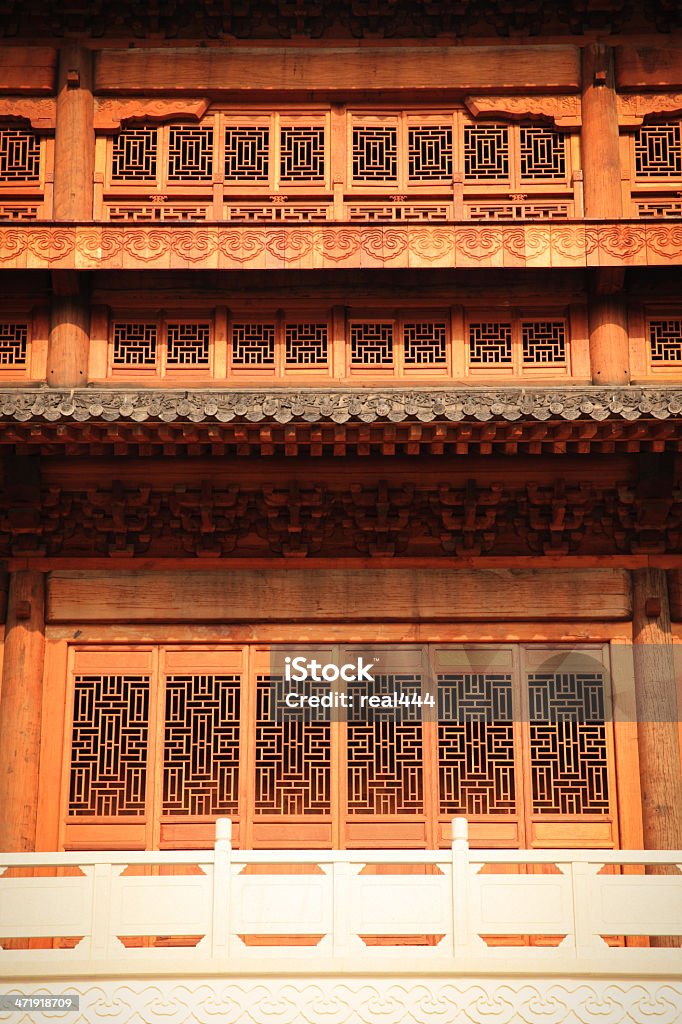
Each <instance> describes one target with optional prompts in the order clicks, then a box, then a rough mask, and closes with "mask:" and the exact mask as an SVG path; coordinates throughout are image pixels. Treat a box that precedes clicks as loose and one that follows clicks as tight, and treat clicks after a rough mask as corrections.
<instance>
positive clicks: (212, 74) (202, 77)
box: [95, 46, 580, 95]
mask: <svg viewBox="0 0 682 1024" xmlns="http://www.w3.org/2000/svg"><path fill="white" fill-rule="evenodd" d="M472 82H485V89H486V91H490V92H493V91H494V92H500V91H507V92H514V91H517V92H518V91H525V90H530V91H533V90H537V91H540V92H552V91H553V90H557V91H559V90H561V91H571V90H577V89H578V88H579V87H580V58H579V51H578V48H577V47H575V46H532V47H529V46H519V47H506V46H481V47H478V46H475V47H474V46H472V47H460V46H458V47H454V46H437V47H436V46H428V47H427V46H410V47H409V48H405V47H398V46H391V47H388V46H382V47H347V46H344V47H338V46H337V47H325V46H319V47H316V48H314V49H312V48H310V47H293V46H288V47H276V48H275V47H265V46H263V47H245V48H232V49H204V50H198V49H174V50H168V49H163V50H102V51H101V52H100V53H98V54H97V57H96V66H95V92H98V93H126V94H134V93H145V94H146V95H159V94H164V93H165V94H173V93H185V94H187V93H192V94H194V95H196V94H198V93H204V94H211V95H215V94H216V93H218V94H221V93H222V94H224V93H239V94H244V93H256V92H301V91H303V92H310V91H317V92H320V91H323V92H327V93H328V92H335V93H339V92H344V93H366V92H368V91H370V92H371V91H376V92H383V91H386V90H398V91H406V90H410V91H413V92H414V91H417V92H424V91H428V92H433V91H434V90H462V91H467V92H469V91H470V90H471V83H472ZM477 92H481V89H479V88H478V87H477Z"/></svg>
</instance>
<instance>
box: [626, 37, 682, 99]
mask: <svg viewBox="0 0 682 1024" xmlns="http://www.w3.org/2000/svg"><path fill="white" fill-rule="evenodd" d="M615 59H616V88H617V89H660V88H664V89H667V88H669V87H671V86H681V85H682V47H680V46H678V47H675V48H673V47H669V48H663V47H658V46H657V47H652V46H618V47H616V54H615Z"/></svg>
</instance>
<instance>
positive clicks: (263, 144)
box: [225, 124, 270, 185]
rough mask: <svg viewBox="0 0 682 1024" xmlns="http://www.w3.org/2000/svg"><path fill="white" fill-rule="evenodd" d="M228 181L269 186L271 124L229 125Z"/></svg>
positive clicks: (226, 139)
mask: <svg viewBox="0 0 682 1024" xmlns="http://www.w3.org/2000/svg"><path fill="white" fill-rule="evenodd" d="M225 180H226V181H228V182H244V184H247V183H249V182H250V183H252V184H254V185H267V184H268V182H269V180H270V128H269V126H268V125H236V124H228V125H227V127H226V128H225Z"/></svg>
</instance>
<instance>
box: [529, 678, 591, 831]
mask: <svg viewBox="0 0 682 1024" xmlns="http://www.w3.org/2000/svg"><path fill="white" fill-rule="evenodd" d="M528 699H529V723H530V724H529V728H530V760H531V786H532V800H533V811H534V813H536V814H607V813H608V811H609V780H608V763H607V754H608V749H607V741H606V724H605V717H604V680H603V677H602V676H601V675H600V674H599V673H595V672H559V673H533V674H530V675H529V676H528Z"/></svg>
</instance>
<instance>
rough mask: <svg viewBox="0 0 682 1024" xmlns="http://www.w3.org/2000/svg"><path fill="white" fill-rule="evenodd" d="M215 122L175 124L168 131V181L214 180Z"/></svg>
mask: <svg viewBox="0 0 682 1024" xmlns="http://www.w3.org/2000/svg"><path fill="white" fill-rule="evenodd" d="M212 177H213V125H200V126H195V125H175V126H171V128H170V130H169V133H168V181H173V182H185V181H211V178H212Z"/></svg>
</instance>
